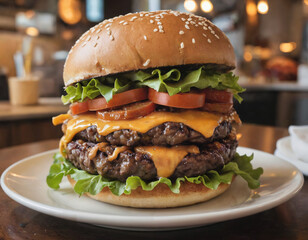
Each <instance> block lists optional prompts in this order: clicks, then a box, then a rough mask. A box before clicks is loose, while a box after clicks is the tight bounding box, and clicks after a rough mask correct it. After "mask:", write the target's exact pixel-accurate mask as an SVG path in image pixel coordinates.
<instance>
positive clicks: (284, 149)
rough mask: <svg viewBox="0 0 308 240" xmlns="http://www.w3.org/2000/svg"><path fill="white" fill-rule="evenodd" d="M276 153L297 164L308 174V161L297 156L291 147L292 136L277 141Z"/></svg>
mask: <svg viewBox="0 0 308 240" xmlns="http://www.w3.org/2000/svg"><path fill="white" fill-rule="evenodd" d="M276 148H277V149H276V151H275V155H276V156H277V157H280V158H282V159H283V160H286V161H288V162H290V163H292V164H293V165H295V166H296V167H297V168H298V169H300V171H301V172H302V173H303V174H305V175H306V176H308V162H304V161H302V160H300V159H298V157H297V156H296V154H295V153H294V152H293V149H292V147H291V137H290V136H289V137H284V138H281V139H279V140H278V141H277V144H276Z"/></svg>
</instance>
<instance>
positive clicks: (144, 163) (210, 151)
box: [66, 137, 237, 182]
mask: <svg viewBox="0 0 308 240" xmlns="http://www.w3.org/2000/svg"><path fill="white" fill-rule="evenodd" d="M94 146H95V144H94V143H91V142H84V141H82V140H77V141H72V142H70V143H69V144H68V145H67V147H66V154H67V159H68V160H69V161H71V162H72V163H73V164H74V166H75V167H77V168H79V169H83V170H86V171H87V172H89V173H92V174H97V173H98V174H100V175H102V176H104V177H106V178H109V179H116V180H120V181H122V182H124V181H125V180H126V179H127V178H128V177H129V176H139V177H140V178H142V179H143V180H154V179H157V171H156V168H155V165H154V163H153V161H152V159H151V157H150V156H149V155H148V154H145V153H139V152H138V153H137V152H134V150H133V148H132V149H131V150H126V151H124V152H121V153H120V154H119V155H118V157H117V159H115V160H113V161H108V156H110V155H112V153H113V151H114V149H115V146H111V145H109V146H107V147H105V149H104V151H103V152H101V151H98V153H97V155H96V156H95V157H94V158H93V159H92V160H91V159H90V158H89V151H90V150H91V148H92V147H94ZM236 147H237V141H236V140H235V138H234V137H232V138H231V137H228V138H226V139H222V140H220V141H214V142H211V143H207V144H203V145H200V146H199V148H200V153H199V154H193V153H189V154H187V155H186V156H185V157H184V158H183V160H182V161H181V162H180V164H179V165H178V166H177V168H176V169H175V171H174V173H173V175H172V176H171V179H173V178H177V177H183V176H187V177H192V176H198V175H201V174H204V173H205V172H207V171H209V170H212V169H218V168H221V167H222V166H223V165H225V164H226V163H228V162H229V161H231V160H232V158H233V156H234V154H235V151H236Z"/></svg>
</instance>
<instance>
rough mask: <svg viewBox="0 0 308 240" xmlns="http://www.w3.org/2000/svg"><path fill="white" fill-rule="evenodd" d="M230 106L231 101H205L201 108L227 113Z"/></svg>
mask: <svg viewBox="0 0 308 240" xmlns="http://www.w3.org/2000/svg"><path fill="white" fill-rule="evenodd" d="M232 106H233V104H232V103H205V104H204V106H203V107H202V110H203V111H208V112H217V113H228V112H230V111H231V109H232Z"/></svg>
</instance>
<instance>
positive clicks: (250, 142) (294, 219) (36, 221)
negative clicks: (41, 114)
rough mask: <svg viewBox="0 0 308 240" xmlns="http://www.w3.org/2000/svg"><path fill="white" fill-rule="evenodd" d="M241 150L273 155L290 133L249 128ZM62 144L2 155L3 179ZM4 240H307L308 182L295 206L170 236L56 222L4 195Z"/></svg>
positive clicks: (0, 229)
mask: <svg viewBox="0 0 308 240" xmlns="http://www.w3.org/2000/svg"><path fill="white" fill-rule="evenodd" d="M240 133H241V134H242V135H243V136H242V138H241V139H240V146H245V147H251V148H255V149H259V150H263V151H266V152H269V153H273V151H274V149H275V144H276V141H277V139H279V138H281V137H284V136H287V135H288V132H287V130H286V129H281V128H272V127H263V126H256V125H244V126H243V127H242V128H241V130H240ZM57 146H58V140H49V141H43V142H38V143H31V144H26V145H21V146H15V147H11V148H6V149H2V150H0V161H1V165H0V173H1V174H2V172H3V171H4V170H5V169H6V168H7V167H8V166H10V165H11V164H13V163H14V162H16V161H18V160H20V159H22V158H24V157H28V156H31V155H33V154H36V153H39V152H43V151H47V150H50V149H54V148H57ZM0 199H1V200H0V212H1V218H0V239H44V240H47V239H65V240H68V239H74V240H77V239H104V240H108V239H122V238H123V239H125V240H128V239H142V240H144V239H147V240H148V239H168V240H169V239H185V240H188V239H191V238H192V237H198V238H199V237H201V238H202V239H214V238H215V239H307V236H308V221H307V220H308V204H307V203H308V178H305V184H304V186H303V189H302V190H301V191H300V192H299V193H298V194H297V195H296V196H295V197H294V198H292V199H291V200H289V201H287V202H286V203H283V204H281V205H279V206H278V207H275V208H273V209H271V210H268V211H265V212H262V213H258V214H255V215H252V216H248V217H244V218H240V219H235V220H230V221H226V222H221V223H216V224H213V225H209V226H204V227H199V228H192V229H186V230H176V231H166V232H134V231H122V230H113V229H108V228H102V227H96V226H92V225H88V224H84V223H78V222H72V221H67V220H63V219H60V218H55V217H51V216H48V215H45V214H42V213H39V212H36V211H34V210H31V209H28V208H26V207H24V206H22V205H20V204H18V203H16V202H14V201H13V200H11V199H10V198H9V197H8V196H6V195H5V193H4V192H3V191H2V189H1V190H0Z"/></svg>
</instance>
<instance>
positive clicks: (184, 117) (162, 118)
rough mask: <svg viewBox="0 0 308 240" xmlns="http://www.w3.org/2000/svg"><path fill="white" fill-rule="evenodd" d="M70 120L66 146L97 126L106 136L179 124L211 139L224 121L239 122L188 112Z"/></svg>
mask: <svg viewBox="0 0 308 240" xmlns="http://www.w3.org/2000/svg"><path fill="white" fill-rule="evenodd" d="M60 116H61V121H58V120H57V117H56V118H55V120H54V122H64V121H65V120H66V119H65V117H64V116H62V115H60ZM66 117H67V119H68V122H67V128H66V134H65V135H64V137H63V139H62V142H63V144H64V145H66V144H67V143H68V142H70V141H71V140H72V139H73V137H74V136H75V135H76V134H77V133H79V132H81V131H82V130H85V129H86V128H88V127H90V126H91V125H95V126H96V127H97V131H98V133H99V134H100V135H103V136H106V135H108V134H109V133H111V132H114V131H117V130H121V129H130V130H134V131H138V132H141V133H146V132H147V131H149V130H150V129H152V128H154V127H156V126H158V125H160V124H162V123H165V122H179V123H183V124H185V125H187V126H188V127H190V128H192V129H194V130H195V131H198V132H200V133H201V134H202V135H203V136H204V137H206V138H209V137H211V136H212V135H213V133H214V130H215V128H216V127H217V126H218V125H219V123H220V122H222V121H223V120H226V119H227V120H229V121H230V120H235V121H238V119H237V118H238V116H237V114H232V115H229V116H227V117H226V116H224V115H221V114H214V113H209V112H201V111H194V110H188V111H185V112H153V113H151V114H149V115H147V116H145V117H142V118H137V119H132V120H119V121H107V120H102V119H99V118H98V117H97V116H96V115H95V113H89V114H81V115H74V116H71V115H67V116H66Z"/></svg>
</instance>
